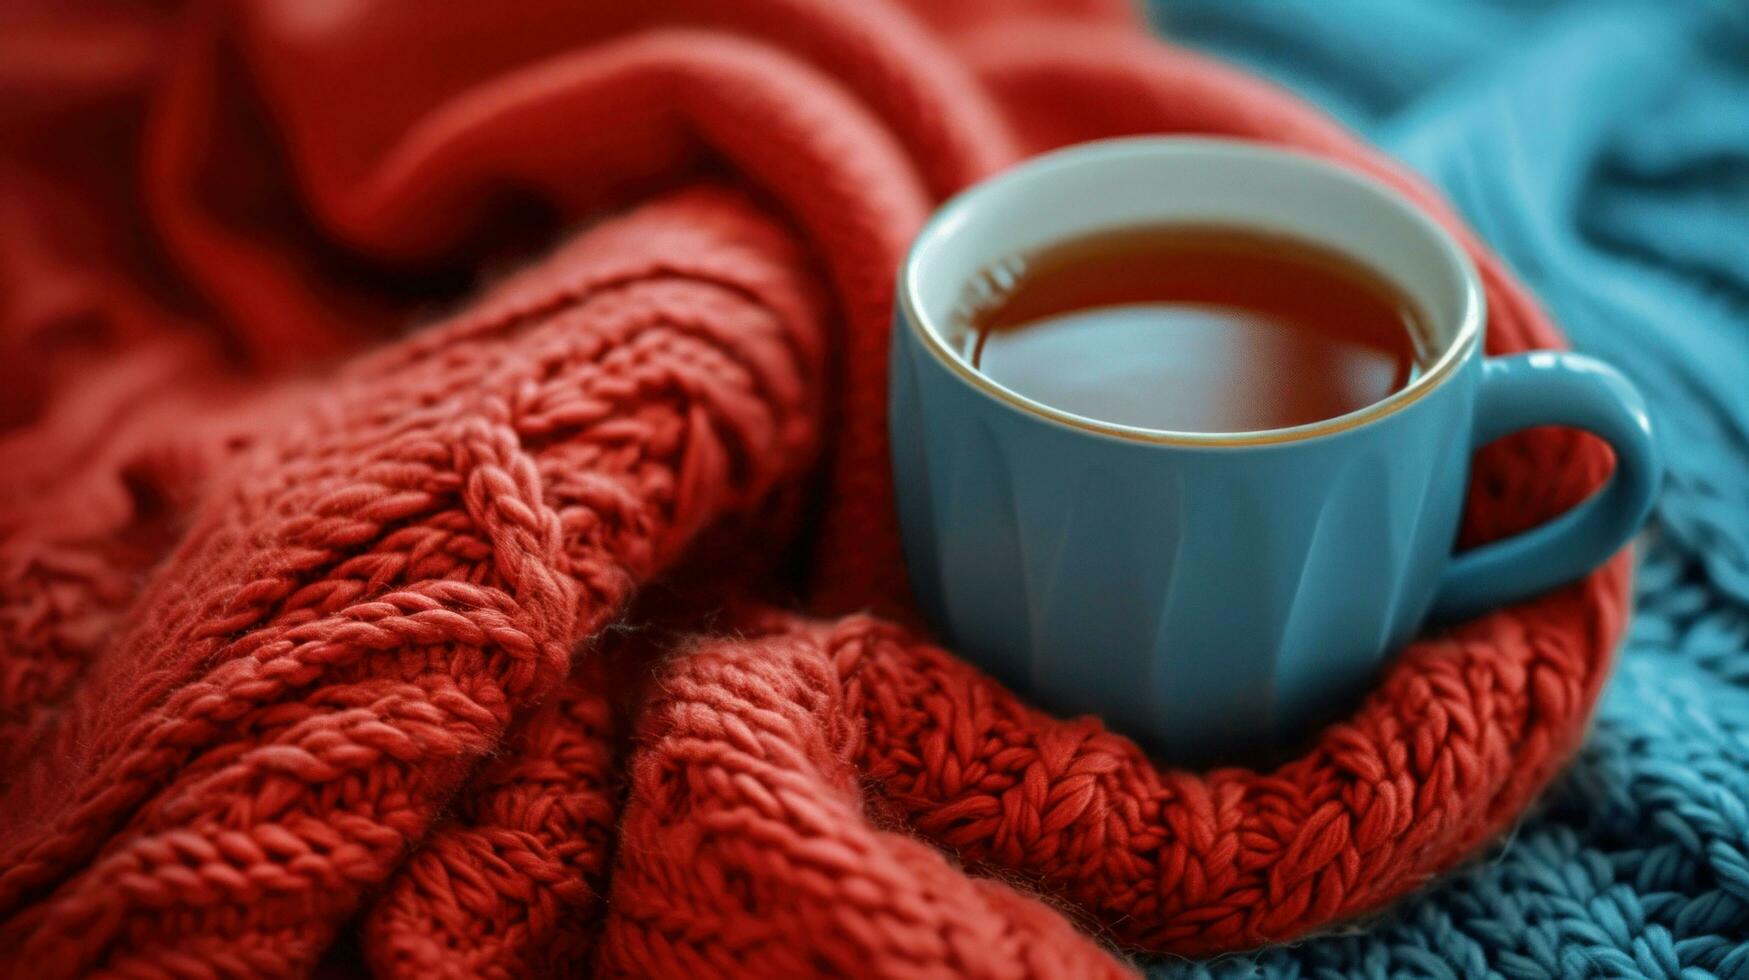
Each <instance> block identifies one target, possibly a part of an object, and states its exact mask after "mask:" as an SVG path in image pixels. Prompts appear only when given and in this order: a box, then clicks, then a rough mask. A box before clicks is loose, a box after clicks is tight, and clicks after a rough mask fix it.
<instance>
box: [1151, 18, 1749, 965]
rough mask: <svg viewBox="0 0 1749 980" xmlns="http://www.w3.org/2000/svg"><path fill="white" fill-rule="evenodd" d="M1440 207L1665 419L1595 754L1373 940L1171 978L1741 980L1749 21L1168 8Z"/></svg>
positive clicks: (1171, 25) (1746, 782) (1360, 935)
mask: <svg viewBox="0 0 1749 980" xmlns="http://www.w3.org/2000/svg"><path fill="white" fill-rule="evenodd" d="M1154 13H1155V15H1156V22H1157V23H1158V25H1159V28H1160V30H1161V31H1162V32H1163V33H1165V34H1166V35H1167V36H1169V37H1171V38H1174V39H1176V40H1178V41H1180V42H1182V43H1187V44H1189V45H1191V46H1194V47H1199V48H1202V49H1204V50H1207V51H1209V52H1211V53H1214V54H1217V55H1220V56H1222V57H1225V58H1227V59H1229V60H1233V61H1236V62H1238V63H1241V64H1244V65H1246V66H1248V67H1251V68H1253V69H1255V70H1257V71H1258V72H1260V73H1261V74H1263V75H1265V76H1268V77H1271V78H1274V79H1276V80H1277V81H1280V82H1282V83H1283V84H1285V85H1287V86H1289V87H1291V88H1293V89H1295V90H1297V91H1299V92H1300V93H1302V94H1304V95H1305V96H1307V97H1309V98H1311V99H1312V100H1314V101H1316V102H1318V103H1320V104H1321V105H1322V106H1323V107H1324V108H1325V109H1327V110H1328V111H1330V112H1332V113H1334V114H1335V115H1337V116H1338V117H1340V118H1342V119H1343V120H1344V121H1345V122H1347V123H1348V124H1349V125H1351V126H1353V127H1354V128H1355V129H1357V130H1359V131H1360V132H1362V133H1364V134H1366V135H1367V136H1369V137H1370V138H1371V139H1373V140H1374V141H1375V142H1376V143H1378V144H1379V145H1380V146H1382V147H1383V148H1384V149H1385V150H1387V151H1388V152H1390V153H1392V154H1394V155H1395V156H1397V157H1398V158H1400V159H1401V160H1403V161H1404V162H1406V163H1408V164H1409V165H1410V166H1412V167H1414V168H1416V169H1418V170H1419V171H1421V172H1422V173H1423V174H1424V175H1425V176H1427V177H1428V178H1430V179H1431V180H1433V181H1434V182H1435V183H1437V184H1438V185H1439V186H1440V187H1442V188H1443V189H1444V191H1445V192H1446V194H1448V195H1449V196H1450V197H1451V199H1452V201H1453V202H1454V203H1455V204H1456V205H1457V206H1458V208H1459V209H1461V210H1462V211H1463V213H1464V214H1465V215H1466V217H1467V218H1468V219H1469V221H1470V222H1471V223H1472V224H1473V225H1474V226H1475V228H1476V229H1477V230H1478V231H1479V232H1480V233H1481V234H1482V235H1483V236H1484V237H1486V238H1487V239H1488V240H1489V241H1490V242H1492V243H1493V245H1494V247H1495V248H1496V249H1498V250H1499V252H1500V253H1501V254H1502V255H1503V256H1505V258H1506V259H1507V260H1508V261H1509V262H1511V263H1512V265H1513V266H1514V267H1515V268H1516V270H1517V271H1518V272H1519V273H1520V274H1521V275H1522V276H1523V277H1524V278H1525V280H1527V281H1528V282H1529V283H1530V284H1531V285H1532V286H1533V287H1534V288H1535V289H1536V290H1537V291H1538V293H1539V295H1540V296H1541V297H1542V299H1543V301H1544V302H1545V303H1546V304H1547V305H1548V306H1549V308H1550V309H1551V311H1552V312H1553V313H1554V315H1555V316H1556V318H1557V320H1558V322H1559V323H1560V324H1561V326H1562V327H1563V329H1565V330H1566V331H1567V333H1568V335H1569V336H1570V337H1571V338H1572V339H1573V342H1574V344H1575V345H1576V346H1577V347H1579V348H1580V349H1582V350H1586V351H1589V352H1591V353H1594V354H1597V355H1599V356H1602V357H1604V358H1606V359H1608V360H1610V361H1612V362H1613V363H1615V364H1616V365H1617V366H1619V367H1620V368H1621V369H1622V370H1624V371H1626V372H1627V373H1628V374H1630V375H1631V376H1632V377H1633V378H1634V380H1636V381H1637V382H1638V383H1639V384H1640V386H1641V388H1642V390H1644V391H1645V393H1646V395H1647V396H1648V397H1649V398H1650V399H1651V400H1652V402H1653V406H1654V411H1655V413H1656V419H1657V422H1658V424H1659V426H1660V428H1661V434H1662V436H1663V439H1664V444H1665V451H1666V454H1667V459H1668V465H1669V477H1668V483H1667V485H1666V487H1665V489H1664V493H1663V497H1662V500H1661V502H1660V505H1659V507H1658V510H1657V513H1656V517H1655V520H1654V522H1653V526H1652V527H1651V528H1650V529H1649V530H1648V532H1647V534H1646V537H1645V540H1644V542H1643V546H1642V548H1641V550H1640V555H1641V566H1640V569H1639V575H1638V580H1637V588H1638V601H1637V607H1636V613H1635V619H1634V623H1633V626H1632V629H1631V631H1630V633H1629V637H1628V641H1627V644H1626V647H1625V648H1624V650H1623V652H1622V656H1621V659H1620V662H1619V666H1618V667H1617V669H1616V673H1615V677H1614V678H1613V680H1612V681H1611V683H1610V687H1609V689H1608V691H1607V693H1606V694H1605V697H1604V699H1603V702H1602V705H1601V707H1600V708H1599V712H1598V716H1597V722H1596V727H1595V729H1594V730H1593V732H1592V733H1591V737H1590V740H1589V742H1588V744H1587V747H1586V748H1585V750H1584V751H1583V753H1582V754H1581V755H1580V757H1579V758H1578V760H1577V761H1576V762H1575V763H1574V765H1573V767H1572V769H1571V771H1570V772H1568V773H1567V774H1566V776H1565V777H1564V778H1563V779H1561V780H1560V781H1559V782H1558V783H1557V784H1556V785H1555V786H1554V787H1553V788H1552V789H1551V790H1550V791H1549V793H1548V794H1547V797H1546V799H1545V800H1544V801H1543V803H1542V804H1541V805H1540V806H1539V808H1538V809H1537V811H1536V812H1535V813H1533V814H1531V815H1529V816H1527V818H1526V819H1525V821H1524V822H1523V823H1522V824H1521V825H1520V826H1519V827H1518V829H1517V830H1516V832H1515V833H1513V834H1512V835H1511V837H1510V839H1509V840H1507V841H1505V842H1503V843H1502V844H1501V845H1499V846H1498V847H1497V848H1496V849H1495V850H1494V851H1493V852H1491V853H1489V854H1485V855H1483V856H1482V858H1481V859H1480V860H1479V861H1478V862H1477V863H1476V864H1474V865H1473V866H1471V867H1469V868H1467V869H1465V870H1462V871H1460V872H1457V873H1454V874H1452V875H1450V876H1448V877H1447V878H1445V879H1442V880H1440V881H1438V882H1435V883H1432V884H1430V886H1429V887H1428V888H1427V889H1426V890H1425V891H1423V892H1422V893H1420V894H1419V895H1418V896H1415V897H1412V898H1410V899H1407V900H1405V901H1403V902H1400V903H1399V904H1398V905H1397V906H1396V907H1395V908H1394V909H1392V910H1391V911H1390V912H1388V913H1387V914H1385V915H1384V916H1382V917H1381V918H1379V919H1378V920H1376V921H1372V922H1368V923H1361V924H1357V925H1355V926H1354V927H1353V928H1351V929H1350V930H1348V931H1345V932H1344V933H1343V934H1340V935H1331V936H1325V937H1320V938H1316V939H1312V940H1308V941H1305V942H1302V943H1299V944H1296V945H1294V946H1291V947H1284V948H1276V949H1269V950H1265V951H1262V952H1260V953H1255V954H1248V955H1244V956H1229V957H1223V958H1221V959H1218V960H1214V961H1210V962H1204V963H1186V962H1177V961H1174V962H1161V963H1156V964H1154V965H1153V966H1152V973H1153V975H1154V976H1158V977H1209V976H1215V977H1242V976H1260V977H1349V976H1365V977H1381V978H1382V977H1399V976H1430V977H1514V978H1516V977H1527V978H1528V977H1561V978H1570V977H1638V976H1648V977H1678V976H1680V977H1683V978H1699V977H1713V976H1719V977H1743V978H1749V4H1746V3H1742V2H1741V0H1720V2H1703V0H1649V2H1642V3H1615V2H1606V3H1599V2H1595V0H1565V2H1560V0H1555V2H1548V0H1541V2H1516V3H1514V2H1507V0H1415V2H1407V0H1291V2H1290V0H1277V2H1271V0H1245V2H1240V0H1164V2H1158V3H1157V4H1156V7H1155V10H1154Z"/></svg>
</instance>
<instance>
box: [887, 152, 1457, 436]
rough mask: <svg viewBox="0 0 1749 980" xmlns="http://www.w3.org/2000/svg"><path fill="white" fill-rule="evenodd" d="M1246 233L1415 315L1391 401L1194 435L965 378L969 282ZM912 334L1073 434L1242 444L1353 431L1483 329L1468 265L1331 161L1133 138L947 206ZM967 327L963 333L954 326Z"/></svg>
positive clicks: (908, 273)
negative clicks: (1281, 238)
mask: <svg viewBox="0 0 1749 980" xmlns="http://www.w3.org/2000/svg"><path fill="white" fill-rule="evenodd" d="M1174 223H1176V224H1203V225H1225V226H1231V227H1239V228H1255V229H1258V230H1262V231H1267V232H1271V233H1274V234H1278V235H1285V236H1289V237H1292V238H1297V239H1300V240H1302V241H1307V242H1311V243H1314V244H1318V245H1322V246H1324V247H1326V248H1329V249H1332V250H1334V251H1336V252H1339V253H1341V254H1343V255H1346V256H1348V257H1349V258H1352V259H1354V260H1356V261H1358V262H1360V263H1361V264H1363V265H1365V266H1366V267H1368V268H1370V269H1372V270H1374V271H1375V272H1377V273H1379V274H1381V275H1382V276H1384V277H1385V278H1386V279H1388V280H1389V281H1390V282H1392V283H1393V284H1395V285H1396V286H1397V288H1398V289H1400V290H1401V291H1402V292H1403V293H1404V295H1406V296H1407V297H1408V298H1409V299H1410V300H1411V301H1412V302H1413V303H1414V304H1415V306H1416V307H1417V309H1418V312H1420V314H1421V320H1422V323H1423V324H1424V328H1425V329H1426V330H1427V331H1428V333H1429V336H1425V337H1418V338H1416V340H1417V343H1418V344H1419V345H1420V346H1421V348H1422V350H1423V351H1424V352H1426V353H1425V354H1424V358H1425V361H1426V367H1425V369H1424V370H1423V371H1422V373H1421V374H1420V375H1419V376H1418V377H1417V378H1415V379H1414V380H1413V381H1412V382H1411V383H1410V384H1408V385H1407V386H1405V387H1404V388H1402V389H1400V390H1398V391H1396V392H1394V393H1393V394H1391V395H1390V396H1388V397H1386V398H1384V399H1382V400H1381V401H1378V402H1375V403H1373V404H1372V405H1369V406H1366V407H1363V408H1361V409H1358V410H1356V411H1355V412H1351V413H1349V414H1348V415H1344V416H1339V417H1337V418H1334V419H1326V420H1322V421H1319V422H1313V423H1309V424H1307V425H1302V426H1295V427H1293V428H1291V429H1276V430H1270V431H1268V432H1237V433H1191V432H1166V431H1163V430H1151V429H1138V428H1135V427H1132V426H1125V425H1118V424H1115V423H1110V422H1102V421H1099V420H1096V419H1088V418H1084V417H1081V416H1077V415H1074V414H1072V413H1068V412H1064V411H1062V410H1059V409H1055V408H1052V407H1050V406H1048V405H1044V404H1042V403H1039V402H1036V401H1034V400H1032V399H1030V398H1027V397H1025V396H1024V395H1020V394H1019V393H1017V392H1014V391H1011V390H1009V389H1007V388H1004V387H1003V386H1002V385H1000V384H997V383H996V382H994V381H992V380H990V379H989V378H987V377H985V376H984V375H982V374H980V373H979V372H977V371H976V370H974V369H973V368H972V366H971V364H970V363H969V361H968V360H967V358H966V355H965V353H964V345H962V344H959V343H957V342H956V341H957V339H958V338H956V336H955V328H956V317H955V310H956V308H957V307H959V306H960V304H961V303H963V302H964V299H965V295H966V289H967V287H968V284H970V283H972V282H973V281H974V280H975V279H976V278H977V277H979V276H980V275H983V274H984V273H985V272H986V270H988V269H990V268H991V267H992V266H994V265H996V264H997V263H1000V262H1002V261H1003V260H1005V259H1008V258H1010V257H1012V256H1015V255H1022V254H1026V253H1028V252H1032V251H1035V250H1038V249H1040V248H1043V247H1045V246H1048V245H1050V244H1052V243H1055V242H1060V241H1064V240H1068V239H1073V238H1078V237H1082V236H1085V235H1088V234H1093V233H1096V232H1099V231H1102V230H1109V229H1114V228H1124V227H1134V226H1136V225H1146V224H1174ZM900 302H901V303H903V304H905V305H906V306H907V308H908V309H907V310H906V312H908V313H909V314H910V315H909V316H908V317H907V318H906V319H908V320H909V321H910V327H911V329H914V330H916V331H918V332H919V333H920V334H921V335H922V339H923V340H924V342H925V346H926V347H928V348H930V349H931V351H932V352H933V353H934V354H935V356H937V357H938V358H941V359H943V360H944V361H946V362H947V363H948V365H949V366H950V367H952V368H953V369H954V370H955V371H956V372H957V373H959V374H960V375H962V376H963V377H965V378H966V379H967V380H968V381H971V382H972V383H973V384H975V385H977V386H978V387H981V388H984V389H985V390H986V391H988V392H989V393H991V394H993V395H995V396H996V397H998V398H1003V399H1005V400H1008V401H1011V402H1013V403H1015V404H1017V405H1019V406H1021V407H1022V408H1024V409H1026V410H1029V411H1033V412H1037V413H1039V414H1043V415H1046V416H1048V417H1051V418H1054V419H1057V420H1058V421H1063V422H1067V423H1069V424H1073V425H1077V426H1079V427H1085V428H1093V429H1095V430H1099V431H1104V432H1107V433H1108V434H1113V435H1118V436H1129V437H1140V438H1146V439H1151V440H1154V441H1169V442H1194V443H1213V444H1220V443H1241V444H1242V443H1252V442H1256V441H1259V439H1269V440H1271V441H1273V440H1275V439H1280V438H1297V437H1311V436H1315V435H1319V434H1323V433H1324V432H1327V431H1334V430H1338V429H1342V428H1347V427H1349V426H1352V425H1355V424H1360V423H1362V422H1364V421H1366V420H1367V419H1369V418H1372V417H1375V416H1377V415H1379V414H1382V413H1384V412H1388V411H1391V410H1392V409H1393V408H1394V407H1395V406H1396V405H1398V404H1402V403H1407V402H1408V401H1412V400H1413V399H1415V398H1417V397H1419V395H1420V394H1421V393H1422V392H1423V391H1424V390H1426V389H1429V388H1431V387H1433V386H1435V385H1437V384H1439V383H1440V382H1441V381H1442V380H1443V379H1444V378H1445V377H1446V376H1448V375H1450V374H1451V372H1452V370H1453V369H1454V368H1455V366H1456V364H1457V363H1458V362H1460V361H1461V360H1462V359H1463V357H1464V356H1465V355H1466V354H1467V353H1468V351H1469V350H1470V349H1471V348H1472V347H1473V346H1474V345H1475V343H1476V339H1477V338H1478V336H1479V335H1480V333H1481V330H1482V320H1483V300H1482V293H1481V288H1480V285H1479V281H1478V278H1477V276H1476V272H1475V269H1474V267H1473V266H1472V265H1471V263H1470V261H1469V258H1468V256H1466V255H1465V254H1464V251H1463V249H1462V248H1461V247H1460V246H1459V245H1458V244H1457V242H1455V241H1454V240H1453V239H1452V238H1451V236H1450V235H1448V234H1447V233H1446V232H1445V231H1444V229H1442V228H1440V227H1439V226H1438V225H1437V224H1436V223H1435V222H1434V221H1433V220H1432V219H1431V218H1429V217H1427V216H1426V215H1425V214H1424V213H1422V211H1421V210H1420V209H1419V208H1418V207H1416V206H1415V205H1414V204H1412V203H1410V202H1409V201H1408V200H1407V199H1406V198H1404V197H1402V196H1401V195H1400V194H1398V193H1397V192H1396V191H1394V190H1392V189H1390V188H1388V187H1386V186H1385V185H1383V184H1381V183H1379V182H1377V181H1375V180H1373V179H1371V178H1369V177H1365V176H1361V175H1358V174H1355V173H1352V172H1351V171H1349V170H1346V169H1343V168H1341V167H1339V166H1336V165H1335V164H1331V163H1327V162H1325V161H1323V160H1320V159H1317V158H1315V157H1311V156H1307V155H1304V154H1301V153H1298V152H1293V151H1289V150H1283V149H1278V148H1274V147H1270V146H1267V145H1265V144H1260V143H1251V142H1244V141H1240V140H1230V139H1213V138H1204V137H1175V136H1163V137H1137V138H1128V139H1115V140H1104V141H1100V142H1095V143H1084V144H1081V145H1078V146H1074V147H1070V148H1068V149H1065V150H1059V151H1057V152H1055V153H1050V154H1046V155H1044V156H1041V157H1037V158H1035V159H1033V160H1030V161H1028V162H1026V163H1023V164H1021V165H1019V166H1017V167H1015V168H1013V169H1011V170H1008V171H1005V172H1003V173H1001V174H998V175H997V176H995V177H993V178H991V179H989V180H987V181H985V182H984V183H982V184H979V185H977V186H976V187H973V188H972V189H970V190H968V191H966V192H965V193H963V194H961V195H959V196H958V197H956V198H954V199H953V200H952V201H950V202H948V204H947V205H945V206H944V207H943V208H942V209H941V211H940V212H938V213H937V215H936V216H935V218H934V219H932V220H931V221H930V223H929V224H928V225H927V226H926V227H925V228H924V230H923V232H922V233H921V234H920V235H919V236H918V238H917V241H916V243H915V244H914V245H913V246H912V249H911V253H910V255H909V256H907V258H906V260H905V267H904V270H903V273H902V274H901V277H900ZM960 329H961V330H963V327H960Z"/></svg>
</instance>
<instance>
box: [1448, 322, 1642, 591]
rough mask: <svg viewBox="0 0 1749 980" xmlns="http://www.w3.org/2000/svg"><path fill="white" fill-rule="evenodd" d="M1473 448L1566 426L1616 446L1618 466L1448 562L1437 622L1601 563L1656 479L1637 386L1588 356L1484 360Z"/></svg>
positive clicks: (1635, 518)
mask: <svg viewBox="0 0 1749 980" xmlns="http://www.w3.org/2000/svg"><path fill="white" fill-rule="evenodd" d="M1481 385H1482V387H1481V391H1480V393H1479V394H1478V396H1477V405H1476V427H1475V434H1474V437H1473V439H1472V443H1471V445H1472V447H1474V448H1479V447H1481V446H1485V445H1487V444H1488V443H1490V442H1493V441H1494V440H1496V439H1498V438H1500V437H1501V436H1504V435H1507V434H1509V433H1512V432H1516V431H1518V430H1520V429H1528V428H1531V427H1533V426H1540V425H1564V426H1571V427H1573V428H1577V429H1584V430H1585V431H1587V432H1589V433H1591V434H1593V435H1595V436H1598V437H1600V438H1602V439H1603V440H1604V441H1605V442H1607V443H1609V445H1610V448H1612V449H1614V450H1615V472H1614V473H1612V474H1611V475H1610V477H1609V482H1608V483H1605V484H1604V485H1603V488H1602V489H1601V490H1599V491H1597V492H1596V493H1593V494H1592V495H1591V496H1590V497H1588V498H1586V499H1585V500H1584V501H1582V502H1581V503H1579V505H1578V506H1576V507H1574V508H1573V509H1572V510H1569V511H1567V512H1566V513H1564V514H1562V515H1560V516H1559V517H1555V518H1553V519H1551V520H1549V521H1548V522H1546V523H1544V524H1541V525H1538V526H1537V527H1533V528H1531V529H1530V530H1528V531H1524V532H1522V533H1519V534H1515V535H1513V536H1512V537H1509V538H1505V539H1502V540H1500V541H1494V542H1490V543H1488V544H1485V545H1482V546H1480V547H1478V548H1473V549H1471V550H1469V551H1466V552H1464V553H1463V554H1460V555H1457V556H1456V557H1454V558H1453V559H1452V562H1451V565H1450V566H1448V567H1447V568H1446V571H1445V576H1444V577H1443V578H1442V579H1441V581H1440V584H1439V593H1438V596H1437V597H1436V598H1435V599H1434V601H1433V616H1434V617H1435V618H1436V619H1441V620H1452V619H1460V618H1463V617H1466V616H1471V615H1474V614H1476V613H1479V612H1481V611H1483V610H1485V609H1488V608H1490V607H1493V606H1498V605H1502V604H1504V603H1508V602H1512V601H1515V600H1518V599H1524V598H1528V597H1530V596H1533V595H1536V594H1537V593H1540V592H1545V591H1547V590H1549V589H1551V588H1554V587H1555V586H1557V585H1560V584H1562V583H1565V582H1570V581H1572V580H1574V579H1576V578H1579V577H1580V576H1582V575H1584V574H1585V573H1586V572H1589V571H1590V570H1591V569H1593V568H1596V567H1597V566H1598V565H1601V564H1603V563H1604V562H1605V561H1607V560H1608V559H1609V556H1610V555H1612V554H1614V553H1615V551H1616V549H1617V548H1620V547H1621V546H1622V545H1623V544H1624V543H1626V542H1627V540H1628V539H1629V538H1631V537H1632V536H1633V535H1634V532H1635V531H1636V530H1638V529H1639V526H1640V524H1641V522H1642V521H1644V520H1645V519H1646V514H1647V513H1648V512H1649V511H1650V510H1651V509H1652V500H1653V498H1654V497H1655V496H1656V495H1657V492H1658V486H1659V482H1660V480H1661V479H1662V477H1663V464H1662V462H1661V460H1660V459H1659V455H1658V444H1657V442H1656V440H1655V439H1654V438H1653V436H1652V420H1651V417H1650V416H1649V415H1648V414H1647V413H1646V401H1645V399H1644V398H1642V397H1640V392H1639V389H1637V388H1635V387H1634V386H1633V383H1632V382H1630V381H1628V379H1627V378H1624V377H1622V375H1621V374H1620V373H1619V372H1617V371H1616V370H1615V369H1614V368H1612V367H1610V366H1609V365H1607V364H1605V363H1603V362H1602V361H1599V360H1597V359H1595V358H1590V357H1586V356H1585V355H1583V354H1574V353H1569V352H1566V351H1533V352H1531V353H1528V354H1516V355H1513V356H1511V357H1491V358H1488V359H1486V360H1484V361H1483V362H1482V382H1481Z"/></svg>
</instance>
